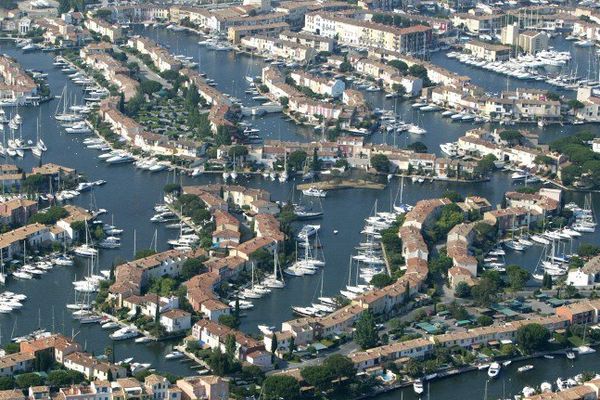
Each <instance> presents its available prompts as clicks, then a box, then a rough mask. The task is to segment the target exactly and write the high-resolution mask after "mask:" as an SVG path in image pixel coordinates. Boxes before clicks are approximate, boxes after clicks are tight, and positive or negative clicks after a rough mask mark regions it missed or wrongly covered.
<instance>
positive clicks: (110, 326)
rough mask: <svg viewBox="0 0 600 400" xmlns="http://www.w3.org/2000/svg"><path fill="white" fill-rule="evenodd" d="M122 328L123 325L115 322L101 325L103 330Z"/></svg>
mask: <svg viewBox="0 0 600 400" xmlns="http://www.w3.org/2000/svg"><path fill="white" fill-rule="evenodd" d="M120 326H121V325H119V324H118V323H117V322H114V321H109V322H105V323H103V324H102V325H100V327H101V328H102V329H117V328H118V327H120Z"/></svg>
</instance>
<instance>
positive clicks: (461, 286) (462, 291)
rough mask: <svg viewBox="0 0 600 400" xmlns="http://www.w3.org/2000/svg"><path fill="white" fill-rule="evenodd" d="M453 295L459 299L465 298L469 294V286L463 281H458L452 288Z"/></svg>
mask: <svg viewBox="0 0 600 400" xmlns="http://www.w3.org/2000/svg"><path fill="white" fill-rule="evenodd" d="M454 295H455V296H456V297H458V298H461V299H464V298H467V297H469V296H470V295H471V288H470V287H469V285H467V284H466V283H465V282H458V284H457V285H456V287H455V288H454Z"/></svg>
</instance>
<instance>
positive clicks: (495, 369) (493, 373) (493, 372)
mask: <svg viewBox="0 0 600 400" xmlns="http://www.w3.org/2000/svg"><path fill="white" fill-rule="evenodd" d="M500 368H501V367H500V364H498V363H497V362H493V363H491V364H490V367H489V368H488V371H487V374H488V376H489V377H490V378H495V377H497V376H498V374H499V373H500Z"/></svg>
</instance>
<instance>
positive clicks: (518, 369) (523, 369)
mask: <svg viewBox="0 0 600 400" xmlns="http://www.w3.org/2000/svg"><path fill="white" fill-rule="evenodd" d="M532 369H533V365H530V364H528V365H523V366H522V367H519V368H517V371H519V372H527V371H531V370H532Z"/></svg>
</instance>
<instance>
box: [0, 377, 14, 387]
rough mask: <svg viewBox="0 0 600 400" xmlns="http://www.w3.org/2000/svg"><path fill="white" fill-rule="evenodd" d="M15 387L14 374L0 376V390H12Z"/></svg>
mask: <svg viewBox="0 0 600 400" xmlns="http://www.w3.org/2000/svg"><path fill="white" fill-rule="evenodd" d="M14 387H15V378H14V377H12V376H10V375H9V376H2V377H0V390H10V389H13V388H14Z"/></svg>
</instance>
